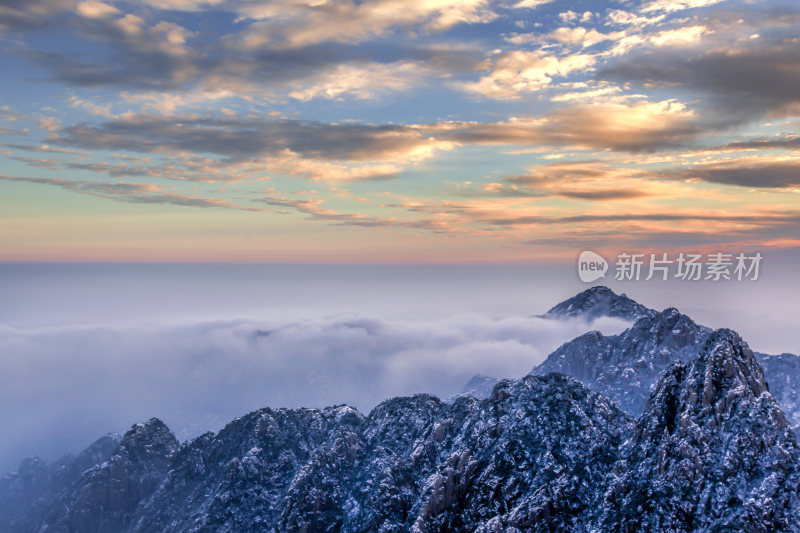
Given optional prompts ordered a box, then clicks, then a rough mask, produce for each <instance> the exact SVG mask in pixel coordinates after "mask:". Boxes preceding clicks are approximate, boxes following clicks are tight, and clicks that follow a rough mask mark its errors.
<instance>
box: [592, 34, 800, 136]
mask: <svg viewBox="0 0 800 533" xmlns="http://www.w3.org/2000/svg"><path fill="white" fill-rule="evenodd" d="M597 78H599V79H606V80H609V79H610V80H615V81H618V82H633V83H639V84H643V85H649V86H656V87H667V86H669V87H675V86H680V87H683V88H686V89H693V90H702V91H705V92H706V93H708V94H710V95H711V96H712V97H713V98H714V99H715V102H716V105H717V106H718V107H721V108H722V109H724V110H725V113H726V114H728V115H729V116H731V119H730V120H731V121H732V120H736V121H738V122H742V121H744V120H751V119H752V118H753V115H761V114H763V113H767V112H769V113H772V114H775V115H783V114H787V113H790V114H793V113H794V112H795V111H796V109H797V106H798V105H799V104H800V93H798V91H796V90H795V87H798V86H800V48H798V47H797V46H796V43H792V42H790V41H789V40H787V42H786V43H770V42H763V40H761V42H758V43H755V44H753V45H749V46H747V47H738V48H732V49H724V50H719V49H713V50H711V51H708V52H705V53H701V54H699V55H697V54H686V53H683V52H680V51H677V50H663V51H658V50H656V51H651V52H648V53H642V54H638V55H636V56H633V57H630V58H627V59H623V60H620V61H619V62H617V63H616V64H614V65H611V66H608V67H605V68H603V69H600V70H599V71H598V73H597Z"/></svg>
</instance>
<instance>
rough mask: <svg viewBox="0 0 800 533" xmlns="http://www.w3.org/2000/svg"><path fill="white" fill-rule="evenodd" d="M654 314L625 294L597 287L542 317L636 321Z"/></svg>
mask: <svg viewBox="0 0 800 533" xmlns="http://www.w3.org/2000/svg"><path fill="white" fill-rule="evenodd" d="M654 314H655V311H654V310H652V309H648V308H647V307H645V306H643V305H642V304H640V303H638V302H637V301H635V300H632V299H631V298H628V296H627V295H626V294H624V293H623V294H617V293H615V292H614V291H612V290H611V289H609V288H608V287H605V286H603V285H597V286H595V287H590V288H588V289H586V290H585V291H583V292H581V293H578V294H576V295H575V296H573V297H572V298H569V299H567V300H564V301H563V302H561V303H560V304H558V305H556V306H554V307H553V308H552V309H550V310H549V311H548V312H547V313H545V314H544V315H542V316H543V317H544V318H556V319H564V318H574V317H580V318H585V319H586V320H595V319H597V318H600V317H601V316H609V317H614V318H622V319H624V320H638V319H640V318H642V317H645V316H652V315H654Z"/></svg>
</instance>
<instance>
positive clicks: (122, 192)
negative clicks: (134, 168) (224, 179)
mask: <svg viewBox="0 0 800 533" xmlns="http://www.w3.org/2000/svg"><path fill="white" fill-rule="evenodd" d="M0 180H7V181H17V182H25V183H36V184H40V185H50V186H53V187H59V188H61V189H64V190H67V191H72V192H76V193H80V194H88V195H91V196H98V197H100V198H107V199H110V200H117V201H121V202H128V203H135V204H171V205H179V206H184V207H205V208H208V207H217V208H225V209H242V210H245V211H259V210H261V209H260V208H257V207H248V206H239V205H236V204H233V203H230V202H227V201H225V200H219V199H215V198H200V197H196V196H185V195H181V194H177V193H171V192H169V191H164V190H162V189H161V188H160V187H155V186H152V185H148V184H143V183H127V182H115V183H101V182H96V181H83V180H65V179H59V178H28V177H21V176H7V175H0Z"/></svg>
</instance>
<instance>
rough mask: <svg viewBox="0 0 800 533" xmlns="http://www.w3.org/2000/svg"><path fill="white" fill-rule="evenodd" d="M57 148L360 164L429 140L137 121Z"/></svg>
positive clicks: (179, 119) (85, 133)
mask: <svg viewBox="0 0 800 533" xmlns="http://www.w3.org/2000/svg"><path fill="white" fill-rule="evenodd" d="M57 142H59V143H61V144H64V145H69V146H74V147H80V148H86V149H93V150H97V149H110V150H131V151H137V152H165V151H186V152H194V153H210V154H216V155H220V156H224V157H228V158H230V159H232V160H243V159H249V158H252V157H257V156H260V155H278V154H280V153H281V152H283V151H284V150H291V151H292V152H294V153H297V154H299V155H301V156H303V157H305V158H309V159H319V160H328V161H333V160H336V161H359V160H376V159H385V158H390V157H393V156H396V155H397V154H399V153H402V152H404V151H405V150H409V149H412V148H414V147H416V146H419V145H422V144H425V143H426V142H428V139H427V138H426V137H425V136H423V135H422V134H421V133H420V132H418V131H415V130H414V129H412V128H409V127H406V126H395V125H389V124H380V125H369V124H322V123H318V122H302V121H297V120H271V119H262V120H258V119H223V118H210V117H200V118H198V117H194V116H188V115H186V116H172V117H169V116H167V117H164V116H161V115H138V116H136V117H132V118H127V119H126V118H123V119H116V120H112V121H108V122H105V123H103V124H100V125H98V126H94V125H89V124H78V125H74V126H70V127H67V128H65V129H64V130H62V132H61V138H60V139H58V141H57Z"/></svg>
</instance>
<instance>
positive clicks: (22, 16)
mask: <svg viewBox="0 0 800 533" xmlns="http://www.w3.org/2000/svg"><path fill="white" fill-rule="evenodd" d="M74 3H75V2H74V0H0V30H4V31H9V30H11V31H19V30H29V29H33V28H43V27H45V26H47V25H49V24H52V23H53V22H55V20H54V19H55V18H56V17H57V16H58V15H59V14H61V13H62V12H64V11H66V10H67V9H69V8H70V7H72V5H74Z"/></svg>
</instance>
